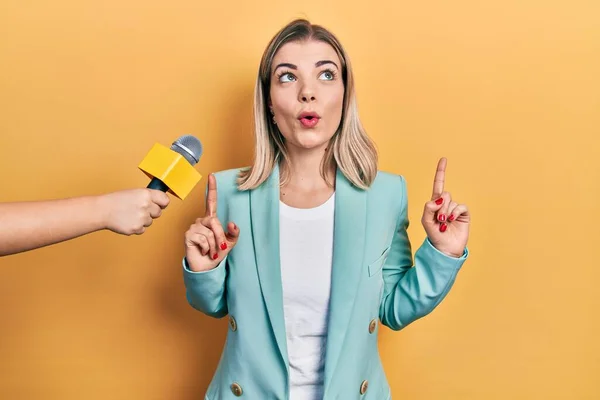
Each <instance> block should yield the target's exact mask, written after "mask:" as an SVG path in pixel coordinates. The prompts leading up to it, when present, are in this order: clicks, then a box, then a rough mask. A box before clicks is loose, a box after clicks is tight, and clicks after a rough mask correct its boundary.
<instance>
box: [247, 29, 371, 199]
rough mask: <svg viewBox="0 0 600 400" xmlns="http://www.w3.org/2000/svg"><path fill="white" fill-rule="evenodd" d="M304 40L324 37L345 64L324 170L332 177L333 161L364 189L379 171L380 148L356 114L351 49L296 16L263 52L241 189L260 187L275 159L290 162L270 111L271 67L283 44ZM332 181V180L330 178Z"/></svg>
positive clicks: (282, 179)
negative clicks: (329, 170) (339, 112)
mask: <svg viewBox="0 0 600 400" xmlns="http://www.w3.org/2000/svg"><path fill="white" fill-rule="evenodd" d="M306 40H317V41H321V42H324V43H327V44H329V45H330V46H331V47H333V49H334V50H335V51H336V53H337V55H338V57H339V58H340V61H341V64H342V65H341V68H342V79H343V82H344V89H345V90H344V105H343V110H342V119H341V122H340V126H339V127H338V129H337V131H336V132H335V134H334V135H333V137H332V138H331V141H330V145H329V146H328V147H327V151H326V152H325V155H324V157H323V160H322V162H321V176H322V177H323V178H324V179H328V177H327V174H326V171H327V167H328V166H330V165H331V163H332V162H333V161H335V164H336V165H337V167H338V168H339V169H340V170H341V172H342V173H343V174H344V176H345V177H346V178H347V179H348V180H349V181H350V182H352V184H354V185H355V186H356V187H358V188H361V189H367V188H368V187H369V186H370V185H371V183H372V182H373V180H374V179H375V176H376V175H377V150H376V148H375V145H374V143H373V141H372V140H371V139H370V138H369V136H368V135H367V133H366V132H365V129H364V128H363V126H362V124H361V123H360V119H359V117H358V108H357V105H356V95H355V91H354V77H353V74H352V67H351V66H350V60H349V58H348V55H347V54H346V52H345V50H344V48H343V47H342V45H341V44H340V42H339V41H338V39H337V38H336V37H335V36H334V35H333V34H332V33H331V32H329V31H328V30H327V29H325V28H323V27H322V26H319V25H313V24H311V23H310V22H309V21H307V20H305V19H297V20H294V21H292V22H290V23H289V24H287V25H286V26H285V27H284V28H283V29H281V30H280V31H279V32H278V33H277V34H276V35H275V36H274V37H273V38H272V39H271V41H270V43H269V45H268V46H267V48H266V49H265V52H264V53H263V56H262V59H261V62H260V68H259V72H258V78H257V79H256V85H255V87H254V134H255V148H254V163H253V165H252V166H251V167H249V168H246V169H243V170H242V171H241V172H240V175H239V177H238V188H239V189H240V190H249V189H254V188H256V187H258V186H259V185H260V184H261V183H263V182H264V181H265V180H267V178H268V177H269V175H271V173H272V172H273V168H274V167H275V165H276V163H279V162H285V163H287V166H289V156H288V154H287V152H286V147H285V140H284V138H283V136H282V135H281V132H279V129H278V128H277V126H276V125H275V124H273V123H271V118H270V116H269V114H268V105H267V102H268V99H269V93H270V86H271V68H272V64H273V58H274V57H275V54H276V53H277V50H279V49H280V48H281V47H282V46H283V45H284V44H286V43H288V42H298V41H306ZM289 170H290V169H289V168H286V169H285V170H283V171H282V175H281V181H282V184H283V183H285V182H286V181H287V180H288V179H289V176H287V175H288V173H287V171H289ZM328 183H329V184H332V182H330V181H329V180H328Z"/></svg>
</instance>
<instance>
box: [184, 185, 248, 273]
mask: <svg viewBox="0 0 600 400" xmlns="http://www.w3.org/2000/svg"><path fill="white" fill-rule="evenodd" d="M239 235H240V229H239V228H238V227H237V225H236V224H234V223H233V222H229V223H228V224H227V233H225V232H224V231H223V226H222V225H221V222H220V221H219V219H218V218H217V180H216V179H215V177H214V176H213V175H212V174H211V175H209V176H208V193H207V196H206V214H205V216H204V217H203V218H198V219H197V220H196V223H195V224H193V225H192V226H190V229H188V231H187V232H186V233H185V257H186V259H187V262H188V266H189V268H190V269H191V270H192V271H194V272H200V271H208V270H210V269H213V268H215V267H216V266H217V265H219V263H220V262H221V261H222V260H223V259H224V258H225V256H226V255H227V254H229V252H230V251H231V249H233V247H234V246H235V244H236V243H237V240H238V237H239Z"/></svg>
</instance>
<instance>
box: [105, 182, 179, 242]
mask: <svg viewBox="0 0 600 400" xmlns="http://www.w3.org/2000/svg"><path fill="white" fill-rule="evenodd" d="M100 205H101V207H102V208H103V209H104V210H106V211H105V212H103V221H104V225H105V227H106V228H107V229H110V230H111V231H113V232H116V233H121V234H123V235H131V234H137V235H140V234H142V233H144V231H145V230H146V228H147V227H149V226H150V225H152V220H153V219H154V218H158V217H160V215H161V214H162V210H163V209H164V208H166V207H167V206H168V205H169V196H168V195H167V194H166V193H164V192H161V191H159V190H153V189H131V190H122V191H119V192H114V193H109V194H106V195H103V196H101V197H100Z"/></svg>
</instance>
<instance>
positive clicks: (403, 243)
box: [379, 177, 468, 330]
mask: <svg viewBox="0 0 600 400" xmlns="http://www.w3.org/2000/svg"><path fill="white" fill-rule="evenodd" d="M400 179H401V183H400V185H401V188H400V193H402V200H401V206H400V215H399V217H398V222H397V226H396V232H395V235H394V238H393V240H392V244H391V247H390V250H389V253H388V256H387V259H386V260H385V263H384V265H383V269H382V271H383V279H384V294H383V298H382V301H381V304H380V308H379V318H380V320H381V322H382V323H383V324H384V325H386V326H387V327H389V328H391V329H393V330H400V329H402V328H404V327H406V326H407V325H408V324H410V323H412V322H414V321H415V320H417V319H419V318H421V317H424V316H425V315H427V314H429V313H430V312H431V311H433V310H434V309H435V308H436V307H437V305H438V304H439V303H440V302H441V301H442V300H443V299H444V298H445V297H446V295H447V294H448V292H449V291H450V288H451V287H452V285H453V284H454V281H455V279H456V275H457V274H458V271H459V270H460V268H461V266H462V265H463V264H464V262H465V260H466V259H467V257H468V249H467V248H466V246H459V247H462V249H463V253H462V254H461V255H459V254H456V255H453V254H447V253H444V252H442V251H440V250H438V249H437V248H436V247H435V246H434V245H433V244H432V242H431V240H430V239H429V237H428V238H426V239H425V241H424V242H423V244H422V245H421V247H420V248H419V249H418V250H417V252H416V253H415V261H414V265H413V261H412V251H411V244H410V242H409V239H408V233H407V228H408V225H409V221H408V205H407V193H406V182H405V181H404V179H403V178H402V177H400ZM430 203H432V204H428V205H427V206H428V207H437V208H439V205H437V206H436V205H433V204H435V202H430ZM434 211H437V210H432V211H431V212H434ZM460 211H461V210H460V209H458V208H455V212H456V213H458V212H460ZM426 212H429V211H426ZM432 215H433V214H432ZM448 215H450V214H448ZM457 217H458V219H454V218H453V221H454V222H450V223H454V224H457V223H463V222H462V220H463V218H464V216H462V215H461V216H458V215H457ZM459 220H460V221H459ZM446 232H447V231H446ZM446 232H444V233H446Z"/></svg>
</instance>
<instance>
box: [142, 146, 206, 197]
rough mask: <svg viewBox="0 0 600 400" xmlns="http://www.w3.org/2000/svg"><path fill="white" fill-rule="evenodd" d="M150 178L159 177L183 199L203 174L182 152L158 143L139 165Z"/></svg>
mask: <svg viewBox="0 0 600 400" xmlns="http://www.w3.org/2000/svg"><path fill="white" fill-rule="evenodd" d="M138 168H139V169H141V170H142V171H143V172H144V173H145V174H146V175H147V176H148V177H149V178H150V179H152V178H158V179H160V180H161V181H163V182H164V184H165V185H167V186H168V187H169V192H170V193H172V194H173V195H175V196H176V197H178V198H179V199H181V200H183V199H185V197H186V196H187V195H188V194H189V193H190V192H191V191H192V189H193V188H194V186H196V184H197V183H198V182H200V179H202V175H200V173H198V171H196V170H195V169H194V167H193V166H192V165H191V164H190V163H189V162H188V161H187V160H186V159H185V158H183V156H182V155H181V154H178V153H176V152H175V151H173V150H171V149H170V148H168V147H165V146H163V145H162V144H160V143H156V144H155V145H154V146H153V147H152V149H151V150H150V151H149V152H148V154H146V157H144V159H143V160H142V162H141V163H140V165H139V166H138Z"/></svg>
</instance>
